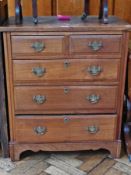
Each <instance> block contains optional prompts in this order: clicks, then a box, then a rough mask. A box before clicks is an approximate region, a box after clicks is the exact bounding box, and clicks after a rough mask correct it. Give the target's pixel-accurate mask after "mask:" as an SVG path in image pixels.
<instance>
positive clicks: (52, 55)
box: [0, 17, 130, 160]
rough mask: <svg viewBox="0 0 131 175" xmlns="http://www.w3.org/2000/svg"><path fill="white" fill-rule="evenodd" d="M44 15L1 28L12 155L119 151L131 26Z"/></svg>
mask: <svg viewBox="0 0 131 175" xmlns="http://www.w3.org/2000/svg"><path fill="white" fill-rule="evenodd" d="M109 20H110V23H111V24H108V25H103V24H100V23H99V21H98V20H97V19H96V18H89V19H88V21H86V22H82V21H81V20H80V19H79V18H78V17H76V18H72V19H71V21H66V22H65V21H64V22H62V21H57V19H56V18H55V17H47V18H41V19H40V24H38V25H37V26H33V24H31V22H30V20H27V21H26V20H25V23H24V24H23V25H22V26H15V25H14V24H13V20H11V21H10V25H8V26H3V27H1V28H0V30H1V31H2V32H3V36H4V47H5V62H6V76H7V91H8V107H9V120H10V155H11V158H12V160H18V159H19V155H20V153H21V152H23V151H25V150H32V151H39V150H43V151H72V150H73V151H74V150H88V149H93V150H96V149H100V148H104V149H107V150H109V151H110V152H111V154H112V156H113V157H119V155H120V148H121V134H120V133H121V121H122V106H123V94H124V84H125V72H126V61H127V59H126V58H127V43H128V32H127V30H128V29H129V28H130V26H129V25H128V24H126V23H125V22H123V21H118V20H117V19H116V18H111V19H109Z"/></svg>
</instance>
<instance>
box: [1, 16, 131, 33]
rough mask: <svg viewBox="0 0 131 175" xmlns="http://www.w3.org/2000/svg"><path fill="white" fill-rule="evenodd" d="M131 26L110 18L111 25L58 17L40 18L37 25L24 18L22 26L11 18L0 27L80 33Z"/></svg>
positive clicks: (91, 17) (130, 27)
mask: <svg viewBox="0 0 131 175" xmlns="http://www.w3.org/2000/svg"><path fill="white" fill-rule="evenodd" d="M128 30H131V25H130V24H128V23H127V22H125V21H123V20H121V19H118V18H117V17H114V16H110V17H109V24H103V23H101V22H100V21H99V19H97V17H95V16H89V17H88V18H87V19H86V20H85V21H82V20H81V18H80V17H71V19H70V20H65V21H61V20H58V19H57V17H56V16H48V17H39V23H38V24H37V25H35V24H34V23H33V21H32V17H24V20H23V23H22V24H21V25H16V24H15V18H14V17H11V18H9V20H8V22H6V23H5V24H3V26H0V32H10V31H11V32H15V31H16V32H19V31H20V32H21V31H29V32H31V31H32V32H33V31H34V32H35V31H48V32H53V31H54V32H55V31H56V32H57V31H58V32H59V31H69V32H75V31H76V32H79V31H85V32H88V31H89V32H90V31H128Z"/></svg>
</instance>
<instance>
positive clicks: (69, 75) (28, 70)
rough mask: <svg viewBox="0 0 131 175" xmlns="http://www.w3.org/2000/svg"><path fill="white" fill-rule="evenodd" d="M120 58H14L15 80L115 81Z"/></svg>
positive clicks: (117, 75)
mask: <svg viewBox="0 0 131 175" xmlns="http://www.w3.org/2000/svg"><path fill="white" fill-rule="evenodd" d="M119 70H120V60H119V59H114V60H113V61H112V59H101V60H98V59H68V60H52V61H51V60H43V61H42V60H38V61H36V60H24V61H23V60H13V71H14V81H15V82H31V83H32V82H41V83H46V82H72V81H74V82H76V81H77V82H94V81H96V82H98V81H104V82H115V81H117V82H118V81H119Z"/></svg>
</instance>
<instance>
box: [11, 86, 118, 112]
mask: <svg viewBox="0 0 131 175" xmlns="http://www.w3.org/2000/svg"><path fill="white" fill-rule="evenodd" d="M117 93H118V88H117V87H115V86H45V87H41V86H32V87H30V86H21V87H20V86H18V87H15V88H14V96H15V112H16V114H54V113H57V114H65V113H73V114H74V113H106V112H111V113H112V112H116V110H117V109H116V108H117Z"/></svg>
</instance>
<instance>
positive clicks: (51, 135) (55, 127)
mask: <svg viewBox="0 0 131 175" xmlns="http://www.w3.org/2000/svg"><path fill="white" fill-rule="evenodd" d="M15 138H16V141H17V142H27V143H35V142H36V143H37V142H38V143H40V142H64V141H68V140H69V129H68V127H67V125H66V124H65V123H64V118H63V119H62V118H59V117H55V116H52V117H50V116H48V117H39V116H34V117H28V116H27V117H23V118H21V117H20V118H19V117H18V118H17V119H15Z"/></svg>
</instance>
